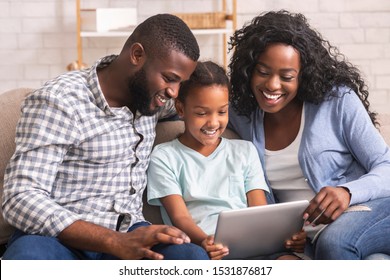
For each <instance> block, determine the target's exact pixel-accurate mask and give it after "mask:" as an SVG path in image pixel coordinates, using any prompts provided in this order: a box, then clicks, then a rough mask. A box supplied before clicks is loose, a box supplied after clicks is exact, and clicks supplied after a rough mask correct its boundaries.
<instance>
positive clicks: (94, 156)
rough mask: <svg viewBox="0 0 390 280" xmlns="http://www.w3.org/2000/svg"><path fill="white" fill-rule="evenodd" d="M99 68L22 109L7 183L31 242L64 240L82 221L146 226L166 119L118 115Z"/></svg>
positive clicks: (12, 211) (8, 203)
mask: <svg viewBox="0 0 390 280" xmlns="http://www.w3.org/2000/svg"><path fill="white" fill-rule="evenodd" d="M115 57H116V56H108V57H105V58H102V59H101V60H99V61H98V62H97V63H96V64H95V65H94V66H93V67H91V68H90V69H87V70H84V71H73V72H69V73H66V74H64V75H61V76H59V77H58V78H56V79H54V80H52V81H49V82H47V83H46V84H45V85H44V86H43V87H42V88H41V89H39V90H36V91H35V92H33V93H32V94H31V95H29V96H28V97H27V98H26V100H25V101H24V103H23V105H22V116H21V119H20V121H19V123H18V127H17V133H16V151H15V154H14V155H13V157H12V159H11V161H10V163H9V164H8V167H7V170H6V175H5V178H4V179H5V180H4V199H3V210H4V216H5V219H6V221H7V222H8V223H10V224H11V225H13V226H15V227H16V228H19V229H21V230H22V231H24V232H27V233H30V234H41V235H45V236H57V235H58V234H59V233H60V232H61V231H62V230H63V229H65V228H66V227H68V226H69V225H71V224H72V223H73V222H75V221H76V220H85V221H89V222H91V223H94V224H98V225H101V226H104V227H107V228H110V229H113V230H115V229H116V227H117V222H118V217H119V215H120V214H123V216H124V219H123V221H122V223H121V225H120V228H119V230H120V231H126V230H127V229H128V228H129V227H130V226H131V225H133V224H134V223H136V222H138V221H142V220H144V217H143V214H142V206H143V205H142V193H143V191H144V189H145V186H146V180H147V179H146V170H147V167H148V164H149V158H150V152H151V149H152V145H153V142H154V138H155V126H156V123H157V121H158V119H159V118H160V117H161V118H162V117H166V116H169V115H172V114H174V107H173V102H172V101H170V102H169V105H168V104H167V105H166V106H165V108H164V109H163V110H162V111H160V112H159V113H158V114H156V115H154V116H142V115H139V114H138V113H137V114H136V116H134V115H133V114H132V113H131V111H130V110H129V109H128V108H127V107H122V108H110V107H109V105H108V104H107V102H106V100H105V98H104V95H103V93H102V91H101V89H100V86H99V83H98V77H97V73H96V69H97V67H99V68H100V67H104V66H106V65H108V64H109V63H110V62H111V61H112V60H113V59H115Z"/></svg>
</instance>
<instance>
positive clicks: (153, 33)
mask: <svg viewBox="0 0 390 280" xmlns="http://www.w3.org/2000/svg"><path fill="white" fill-rule="evenodd" d="M136 42H138V43H141V44H142V46H143V47H144V49H145V52H146V53H147V54H148V55H149V54H152V55H159V56H164V55H168V54H169V53H170V52H171V51H172V50H175V51H179V52H181V53H183V54H184V55H185V56H187V57H188V58H190V59H192V60H193V61H197V60H198V58H199V45H198V42H197V41H196V38H195V36H194V34H192V32H191V30H190V28H189V27H188V26H187V24H185V22H184V21H183V20H181V19H180V18H178V17H177V16H174V15H170V14H158V15H155V16H152V17H149V18H148V19H146V20H145V21H144V22H142V23H140V24H139V25H138V26H137V27H136V29H135V30H134V32H133V34H132V35H131V36H130V37H129V39H128V40H127V42H126V44H125V48H126V47H130V46H131V45H132V44H134V43H136Z"/></svg>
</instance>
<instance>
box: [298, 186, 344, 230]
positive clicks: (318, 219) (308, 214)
mask: <svg viewBox="0 0 390 280" xmlns="http://www.w3.org/2000/svg"><path fill="white" fill-rule="evenodd" d="M350 200H351V195H350V193H349V191H348V189H346V188H343V187H331V186H327V187H323V188H322V189H321V190H320V191H319V193H317V195H316V196H315V197H314V198H313V199H312V200H311V201H310V205H309V206H308V207H307V208H306V210H305V213H304V215H303V218H304V219H305V220H306V225H308V224H313V225H318V224H329V223H331V222H333V221H334V220H336V219H337V218H338V217H339V216H340V215H341V214H342V213H343V212H344V211H345V210H346V209H347V208H348V206H349V202H350Z"/></svg>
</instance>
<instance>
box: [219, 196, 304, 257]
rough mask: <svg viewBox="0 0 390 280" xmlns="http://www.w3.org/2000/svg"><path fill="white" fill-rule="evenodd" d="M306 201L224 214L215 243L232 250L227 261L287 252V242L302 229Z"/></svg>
mask: <svg viewBox="0 0 390 280" xmlns="http://www.w3.org/2000/svg"><path fill="white" fill-rule="evenodd" d="M308 205H309V202H308V201H307V200H299V201H293V202H284V203H276V204H269V205H264V206H255V207H248V208H244V209H238V210H227V211H222V212H221V213H220V214H219V216H218V222H217V228H216V232H215V243H222V244H223V245H225V246H227V247H228V248H229V255H228V256H226V257H225V258H224V259H245V258H251V257H255V256H261V255H270V254H273V253H277V252H283V251H286V249H285V247H284V241H285V240H287V239H289V238H290V237H291V236H292V235H293V234H294V233H296V232H298V231H300V230H301V229H302V227H303V223H304V221H303V218H302V217H303V212H304V210H305V209H306V208H307V206H308Z"/></svg>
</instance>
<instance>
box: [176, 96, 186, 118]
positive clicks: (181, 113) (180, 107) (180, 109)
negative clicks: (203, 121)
mask: <svg viewBox="0 0 390 280" xmlns="http://www.w3.org/2000/svg"><path fill="white" fill-rule="evenodd" d="M175 108H176V112H177V115H178V116H179V117H180V119H181V120H183V119H184V104H183V103H182V102H181V101H179V99H177V98H176V99H175Z"/></svg>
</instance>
